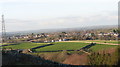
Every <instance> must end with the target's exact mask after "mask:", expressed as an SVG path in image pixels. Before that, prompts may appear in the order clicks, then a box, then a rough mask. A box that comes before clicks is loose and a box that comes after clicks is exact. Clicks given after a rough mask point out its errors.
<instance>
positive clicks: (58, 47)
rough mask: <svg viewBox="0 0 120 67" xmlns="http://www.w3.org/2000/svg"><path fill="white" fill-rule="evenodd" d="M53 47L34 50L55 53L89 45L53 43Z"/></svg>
mask: <svg viewBox="0 0 120 67" xmlns="http://www.w3.org/2000/svg"><path fill="white" fill-rule="evenodd" d="M53 44H55V45H51V46H47V47H43V48H40V49H36V51H56V50H77V49H80V48H82V47H84V46H86V45H88V44H89V43H79V42H55V43H53Z"/></svg>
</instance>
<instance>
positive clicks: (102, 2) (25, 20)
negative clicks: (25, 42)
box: [0, 0, 119, 32]
mask: <svg viewBox="0 0 120 67" xmlns="http://www.w3.org/2000/svg"><path fill="white" fill-rule="evenodd" d="M118 1H119V0H0V15H2V14H4V15H5V23H6V30H7V31H8V32H12V31H24V30H38V29H50V28H53V29H54V28H74V27H82V26H95V25H117V24H118V22H117V19H118V18H117V17H118V16H117V12H118ZM0 25H1V23H0ZM0 31H1V30H0Z"/></svg>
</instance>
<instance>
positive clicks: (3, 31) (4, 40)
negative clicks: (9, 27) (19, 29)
mask: <svg viewBox="0 0 120 67" xmlns="http://www.w3.org/2000/svg"><path fill="white" fill-rule="evenodd" d="M4 42H6V30H5V20H4V15H2V44H3V43H4Z"/></svg>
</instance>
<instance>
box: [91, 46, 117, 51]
mask: <svg viewBox="0 0 120 67" xmlns="http://www.w3.org/2000/svg"><path fill="white" fill-rule="evenodd" d="M116 47H118V46H117V45H104V44H96V45H95V46H92V47H91V48H90V49H91V50H92V51H95V52H96V51H100V50H106V49H109V48H116Z"/></svg>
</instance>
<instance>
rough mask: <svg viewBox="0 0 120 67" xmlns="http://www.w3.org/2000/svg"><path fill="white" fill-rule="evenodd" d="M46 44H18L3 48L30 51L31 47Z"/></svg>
mask: <svg viewBox="0 0 120 67" xmlns="http://www.w3.org/2000/svg"><path fill="white" fill-rule="evenodd" d="M46 44H47V43H27V42H26V43H20V44H16V45H10V46H4V47H5V48H12V49H30V48H33V47H37V46H41V45H46Z"/></svg>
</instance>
